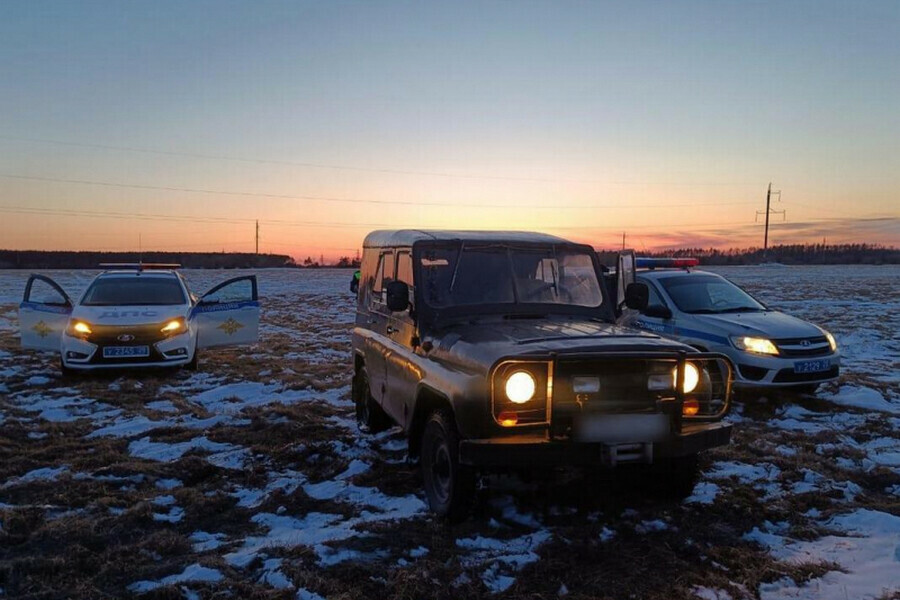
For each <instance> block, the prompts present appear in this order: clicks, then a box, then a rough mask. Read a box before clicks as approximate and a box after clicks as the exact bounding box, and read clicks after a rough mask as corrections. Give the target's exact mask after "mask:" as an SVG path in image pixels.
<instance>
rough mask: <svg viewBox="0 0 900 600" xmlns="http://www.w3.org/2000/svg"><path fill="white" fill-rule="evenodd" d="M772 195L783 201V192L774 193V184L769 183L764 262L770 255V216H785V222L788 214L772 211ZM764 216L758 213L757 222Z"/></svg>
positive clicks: (760, 212) (781, 211)
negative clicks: (760, 216)
mask: <svg viewBox="0 0 900 600" xmlns="http://www.w3.org/2000/svg"><path fill="white" fill-rule="evenodd" d="M772 194H775V195H777V196H778V201H779V202H780V201H781V190H776V191H774V192H773V191H772V182H771V181H770V182H769V190H768V191H767V192H766V211H765V215H766V233H765V237H763V262H767V260H768V255H769V214H776V215H783V216H784V220H787V213H786V212H785V211H783V210H772V208H771V203H772ZM761 214H763V213H762V211H756V220H757V221H759V215H761Z"/></svg>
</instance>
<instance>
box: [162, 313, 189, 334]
mask: <svg viewBox="0 0 900 600" xmlns="http://www.w3.org/2000/svg"><path fill="white" fill-rule="evenodd" d="M184 329H185V324H184V319H183V318H182V317H179V318H177V319H172V320H171V321H169V322H168V323H166V324H165V325H164V326H163V328H162V329H160V330H159V331H160V333H165V334H167V335H172V334H175V333H180V332H181V331H184Z"/></svg>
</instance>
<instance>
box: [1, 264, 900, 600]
mask: <svg viewBox="0 0 900 600" xmlns="http://www.w3.org/2000/svg"><path fill="white" fill-rule="evenodd" d="M715 270H716V271H717V272H720V273H722V274H724V275H726V276H728V277H729V278H731V279H733V280H734V281H735V282H736V283H738V284H740V285H743V286H745V287H746V288H747V289H748V290H749V291H751V293H754V294H755V295H756V296H757V297H758V298H760V299H761V300H763V301H764V302H766V303H768V304H769V305H770V306H772V307H774V308H778V309H782V310H785V311H787V312H790V313H792V314H795V315H797V316H800V317H802V318H806V319H809V320H811V321H813V322H816V323H819V324H821V325H823V326H825V327H827V328H828V329H830V330H831V331H832V332H833V333H834V334H835V335H836V337H837V339H838V342H839V344H840V345H841V349H842V352H843V354H844V356H845V360H844V367H843V374H842V377H841V380H840V381H839V382H838V383H837V384H834V385H829V386H825V387H824V388H822V389H821V390H819V392H818V393H817V394H816V395H815V396H806V397H798V396H791V395H779V396H770V397H768V398H765V397H758V398H752V397H749V398H744V399H743V400H742V401H741V402H739V403H738V404H737V405H736V407H735V409H734V411H733V413H732V415H731V416H730V419H731V420H732V421H733V422H734V423H735V426H736V430H735V436H734V441H733V443H732V444H731V445H730V446H729V447H727V448H722V449H718V450H716V451H713V452H710V453H707V454H705V455H704V458H703V467H704V477H703V480H702V481H701V482H700V483H699V484H698V486H697V487H696V489H695V490H694V494H693V496H692V497H691V498H689V499H688V500H687V501H685V502H684V503H681V504H666V503H659V502H653V501H651V500H649V499H647V498H645V497H643V496H642V495H641V494H640V493H639V492H636V491H635V490H633V489H631V488H630V487H629V486H627V485H624V486H623V485H620V482H617V481H607V480H603V481H592V482H590V483H584V482H580V481H577V480H575V481H573V478H572V477H566V476H561V477H560V478H559V480H558V481H556V482H554V485H552V486H542V485H537V484H526V483H524V482H520V481H517V480H512V479H497V480H496V481H493V480H492V481H491V482H490V484H491V485H490V486H489V487H488V488H487V489H485V490H483V491H482V492H480V497H479V502H478V506H477V510H476V515H475V516H474V517H473V518H472V519H471V520H470V521H469V522H467V523H464V524H462V525H459V526H456V527H453V528H448V527H446V526H444V525H442V524H441V523H438V522H435V521H434V520H433V519H432V518H431V517H430V516H429V514H428V513H427V511H426V505H425V502H424V497H423V495H422V493H421V491H420V482H419V479H418V474H417V472H416V469H415V467H414V466H411V465H409V464H407V462H406V461H405V441H404V439H403V437H402V436H401V435H400V434H399V433H398V432H397V430H393V431H388V432H385V433H383V434H379V435H377V436H374V437H367V436H359V435H358V434H357V431H356V427H355V422H354V419H353V410H352V405H351V403H350V400H349V389H350V388H349V381H350V375H351V373H350V369H349V366H348V365H349V360H348V358H349V356H350V347H349V341H348V329H349V327H350V323H351V322H352V319H353V303H352V300H351V298H350V296H349V294H348V293H347V291H346V290H347V285H348V283H349V276H350V273H349V271H331V270H321V271H299V270H284V271H282V270H270V271H260V272H259V277H260V293H261V295H262V302H263V317H262V325H261V336H262V343H261V344H259V345H257V346H254V347H247V348H237V349H226V350H223V351H219V352H209V353H207V354H205V355H203V357H202V361H201V370H200V372H198V373H190V372H187V371H179V372H174V373H168V374H166V373H149V374H144V375H139V374H128V375H125V376H119V375H116V376H106V377H83V378H82V377H79V378H74V379H65V380H63V379H61V378H60V375H59V373H58V369H57V363H56V361H57V358H56V357H52V356H48V355H39V354H23V353H22V352H20V351H19V349H18V344H19V340H18V335H17V321H16V304H17V303H18V302H19V300H20V299H21V294H22V291H23V288H24V283H25V279H26V277H27V274H26V273H21V272H11V271H5V272H4V271H0V598H4V597H25V598H84V599H88V598H91V599H93V598H121V597H128V596H130V595H133V596H135V597H141V598H166V599H169V598H187V599H190V598H212V597H215V598H226V597H228V598H241V599H248V598H259V599H262V598H266V599H269V598H273V599H274V598H278V599H282V598H283V599H287V598H298V599H303V600H310V599H317V598H328V599H332V598H341V599H343V598H346V599H350V598H398V599H401V598H402V599H407V598H408V599H419V598H523V599H524V598H528V599H532V598H615V599H620V598H638V599H660V600H662V599H666V600H671V599H686V598H699V599H703V600H729V599H730V600H738V599H742V598H761V599H763V600H770V599H772V600H774V599H781V598H810V599H812V598H816V599H826V600H827V599H835V600H838V599H839V600H856V599H879V600H887V599H895V600H896V599H898V598H900V334H898V331H900V268H897V267H857V266H852V267H766V268H760V267H736V268H719V269H715ZM48 274H49V275H50V276H51V277H54V278H55V279H57V281H59V283H61V284H62V285H63V287H65V288H66V289H67V291H69V293H70V295H73V296H74V295H77V294H78V293H79V292H80V291H82V290H83V288H84V286H85V285H86V284H87V283H88V282H89V281H90V279H91V278H92V276H93V273H89V272H77V273H64V272H48ZM238 274H240V272H235V271H186V272H185V275H186V276H187V278H188V280H189V281H190V283H191V285H192V287H193V288H194V289H195V291H197V292H202V291H204V290H205V289H206V288H208V287H210V286H212V285H213V284H215V283H217V282H218V281H221V280H223V279H226V278H228V277H232V276H236V275H238Z"/></svg>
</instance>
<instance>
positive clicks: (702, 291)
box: [658, 274, 766, 314]
mask: <svg viewBox="0 0 900 600" xmlns="http://www.w3.org/2000/svg"><path fill="white" fill-rule="evenodd" d="M658 281H659V282H660V283H661V284H662V286H663V287H664V288H665V289H666V292H668V294H669V296H670V297H671V298H672V301H673V302H675V305H676V306H677V307H678V309H679V310H680V311H682V312H686V313H692V314H715V313H728V312H757V311H761V310H766V307H765V306H763V305H762V304H760V303H759V302H757V301H756V300H754V299H753V297H752V296H750V295H749V294H748V293H747V292H745V291H744V290H742V289H741V288H739V287H738V286H736V285H734V284H733V283H731V282H730V281H728V280H727V279H723V278H722V277H716V276H715V275H697V274H691V275H682V276H679V277H661V278H660V279H659V280H658Z"/></svg>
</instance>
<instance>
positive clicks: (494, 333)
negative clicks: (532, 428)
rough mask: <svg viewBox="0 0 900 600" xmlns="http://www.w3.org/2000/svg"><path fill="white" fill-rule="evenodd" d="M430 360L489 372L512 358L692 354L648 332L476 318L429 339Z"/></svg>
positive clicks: (572, 322) (586, 323)
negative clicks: (549, 355) (496, 365)
mask: <svg viewBox="0 0 900 600" xmlns="http://www.w3.org/2000/svg"><path fill="white" fill-rule="evenodd" d="M427 339H428V340H430V341H431V342H432V344H433V349H432V350H431V352H430V354H429V355H430V356H431V357H432V358H438V359H441V358H442V359H445V360H448V361H449V362H452V363H455V364H458V365H460V366H461V367H464V368H466V367H467V368H469V369H471V370H482V371H483V370H487V369H488V368H490V367H491V366H492V365H493V364H494V363H495V362H496V361H497V360H499V359H501V358H505V357H512V356H529V355H546V354H548V353H555V354H558V355H564V354H570V355H577V354H578V353H588V352H590V353H602V352H610V353H613V352H665V351H678V350H686V351H689V352H693V351H694V350H693V349H692V348H690V347H688V346H685V345H684V344H681V343H678V342H673V341H672V340H667V339H664V338H661V337H659V336H657V335H654V334H651V333H645V332H642V331H638V330H636V329H630V328H626V327H620V326H618V325H613V324H610V323H604V322H601V321H594V320H590V319H568V318H540V319H499V318H491V319H483V320H481V319H479V320H477V321H470V322H466V323H459V324H455V325H451V326H448V327H446V328H444V329H442V330H441V331H440V332H439V333H437V334H436V335H434V336H433V337H430V338H427Z"/></svg>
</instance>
